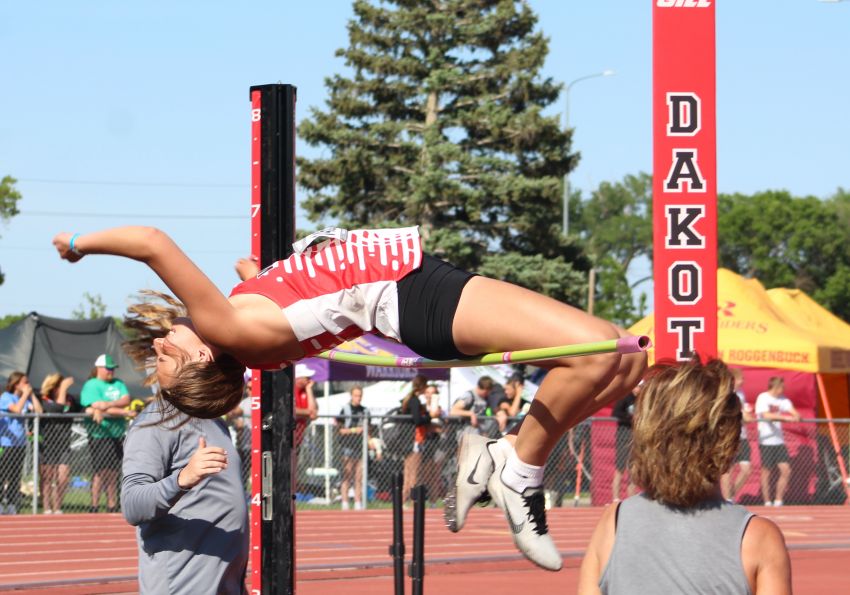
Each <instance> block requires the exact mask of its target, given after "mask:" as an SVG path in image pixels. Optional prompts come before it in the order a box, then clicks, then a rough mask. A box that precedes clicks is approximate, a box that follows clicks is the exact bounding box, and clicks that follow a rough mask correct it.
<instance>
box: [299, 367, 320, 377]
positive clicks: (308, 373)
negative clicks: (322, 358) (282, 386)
mask: <svg viewBox="0 0 850 595" xmlns="http://www.w3.org/2000/svg"><path fill="white" fill-rule="evenodd" d="M315 375H316V370H314V369H313V368H311V367H310V366H308V365H307V364H295V377H296V378H302V377H306V378H312V377H313V376H315Z"/></svg>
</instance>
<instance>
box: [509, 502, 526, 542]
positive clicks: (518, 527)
mask: <svg viewBox="0 0 850 595" xmlns="http://www.w3.org/2000/svg"><path fill="white" fill-rule="evenodd" d="M505 515H506V516H507V517H508V525H510V526H511V531H513V532H514V535H518V534H519V532H520V531H522V528H523V527H525V521H523V522H521V523H520V524H519V525H517V524H516V523H515V522H514V519H513V518H512V517H511V511H510V510H508V509H507V508H505Z"/></svg>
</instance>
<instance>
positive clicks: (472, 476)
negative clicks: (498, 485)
mask: <svg viewBox="0 0 850 595" xmlns="http://www.w3.org/2000/svg"><path fill="white" fill-rule="evenodd" d="M480 462H481V455H480V454H479V455H478V458H477V459H475V465H474V466H473V467H472V471H470V472H469V477H467V478H466V481H468V482H469V483H470V484H471V485H474V486H477V485H478V482H477V481H475V472H476V471H478V463H480Z"/></svg>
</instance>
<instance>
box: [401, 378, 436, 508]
mask: <svg viewBox="0 0 850 595" xmlns="http://www.w3.org/2000/svg"><path fill="white" fill-rule="evenodd" d="M427 386H428V379H427V378H425V377H424V376H422V375H421V374H417V375H416V376H414V377H413V380H412V381H411V386H410V392H409V393H407V395H406V396H405V397H404V399H402V401H401V411H400V412H401V414H402V415H410V416H411V422H410V423H411V424H412V427H413V432H412V435H413V436H412V438H413V440H411V441H408V443H407V444H408V446H407V448H409V449H410V451H409V452H408V453H407V455H405V457H404V483H403V486H402V499H403V500H404V502H405V506H407V504H406V503H407V501H408V500H409V499H410V490H411V489H412V488H413V487H415V486H416V485H417V483H418V482H419V468H420V466H421V465H422V449H423V448H424V445H425V440H426V439H427V438H426V437H427V435H428V432H429V431H430V426H431V416H430V415H428V408H427V407H426V406H425V404H424V403H423V400H422V399H420V397H423V398H424V394H425V388H426V387H427Z"/></svg>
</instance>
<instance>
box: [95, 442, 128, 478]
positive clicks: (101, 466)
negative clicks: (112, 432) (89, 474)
mask: <svg viewBox="0 0 850 595" xmlns="http://www.w3.org/2000/svg"><path fill="white" fill-rule="evenodd" d="M89 450H90V452H91V465H92V468H93V469H94V470H95V471H102V470H112V469H114V470H116V471H120V470H121V462H122V459H123V458H124V440H123V439H122V438H89Z"/></svg>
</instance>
